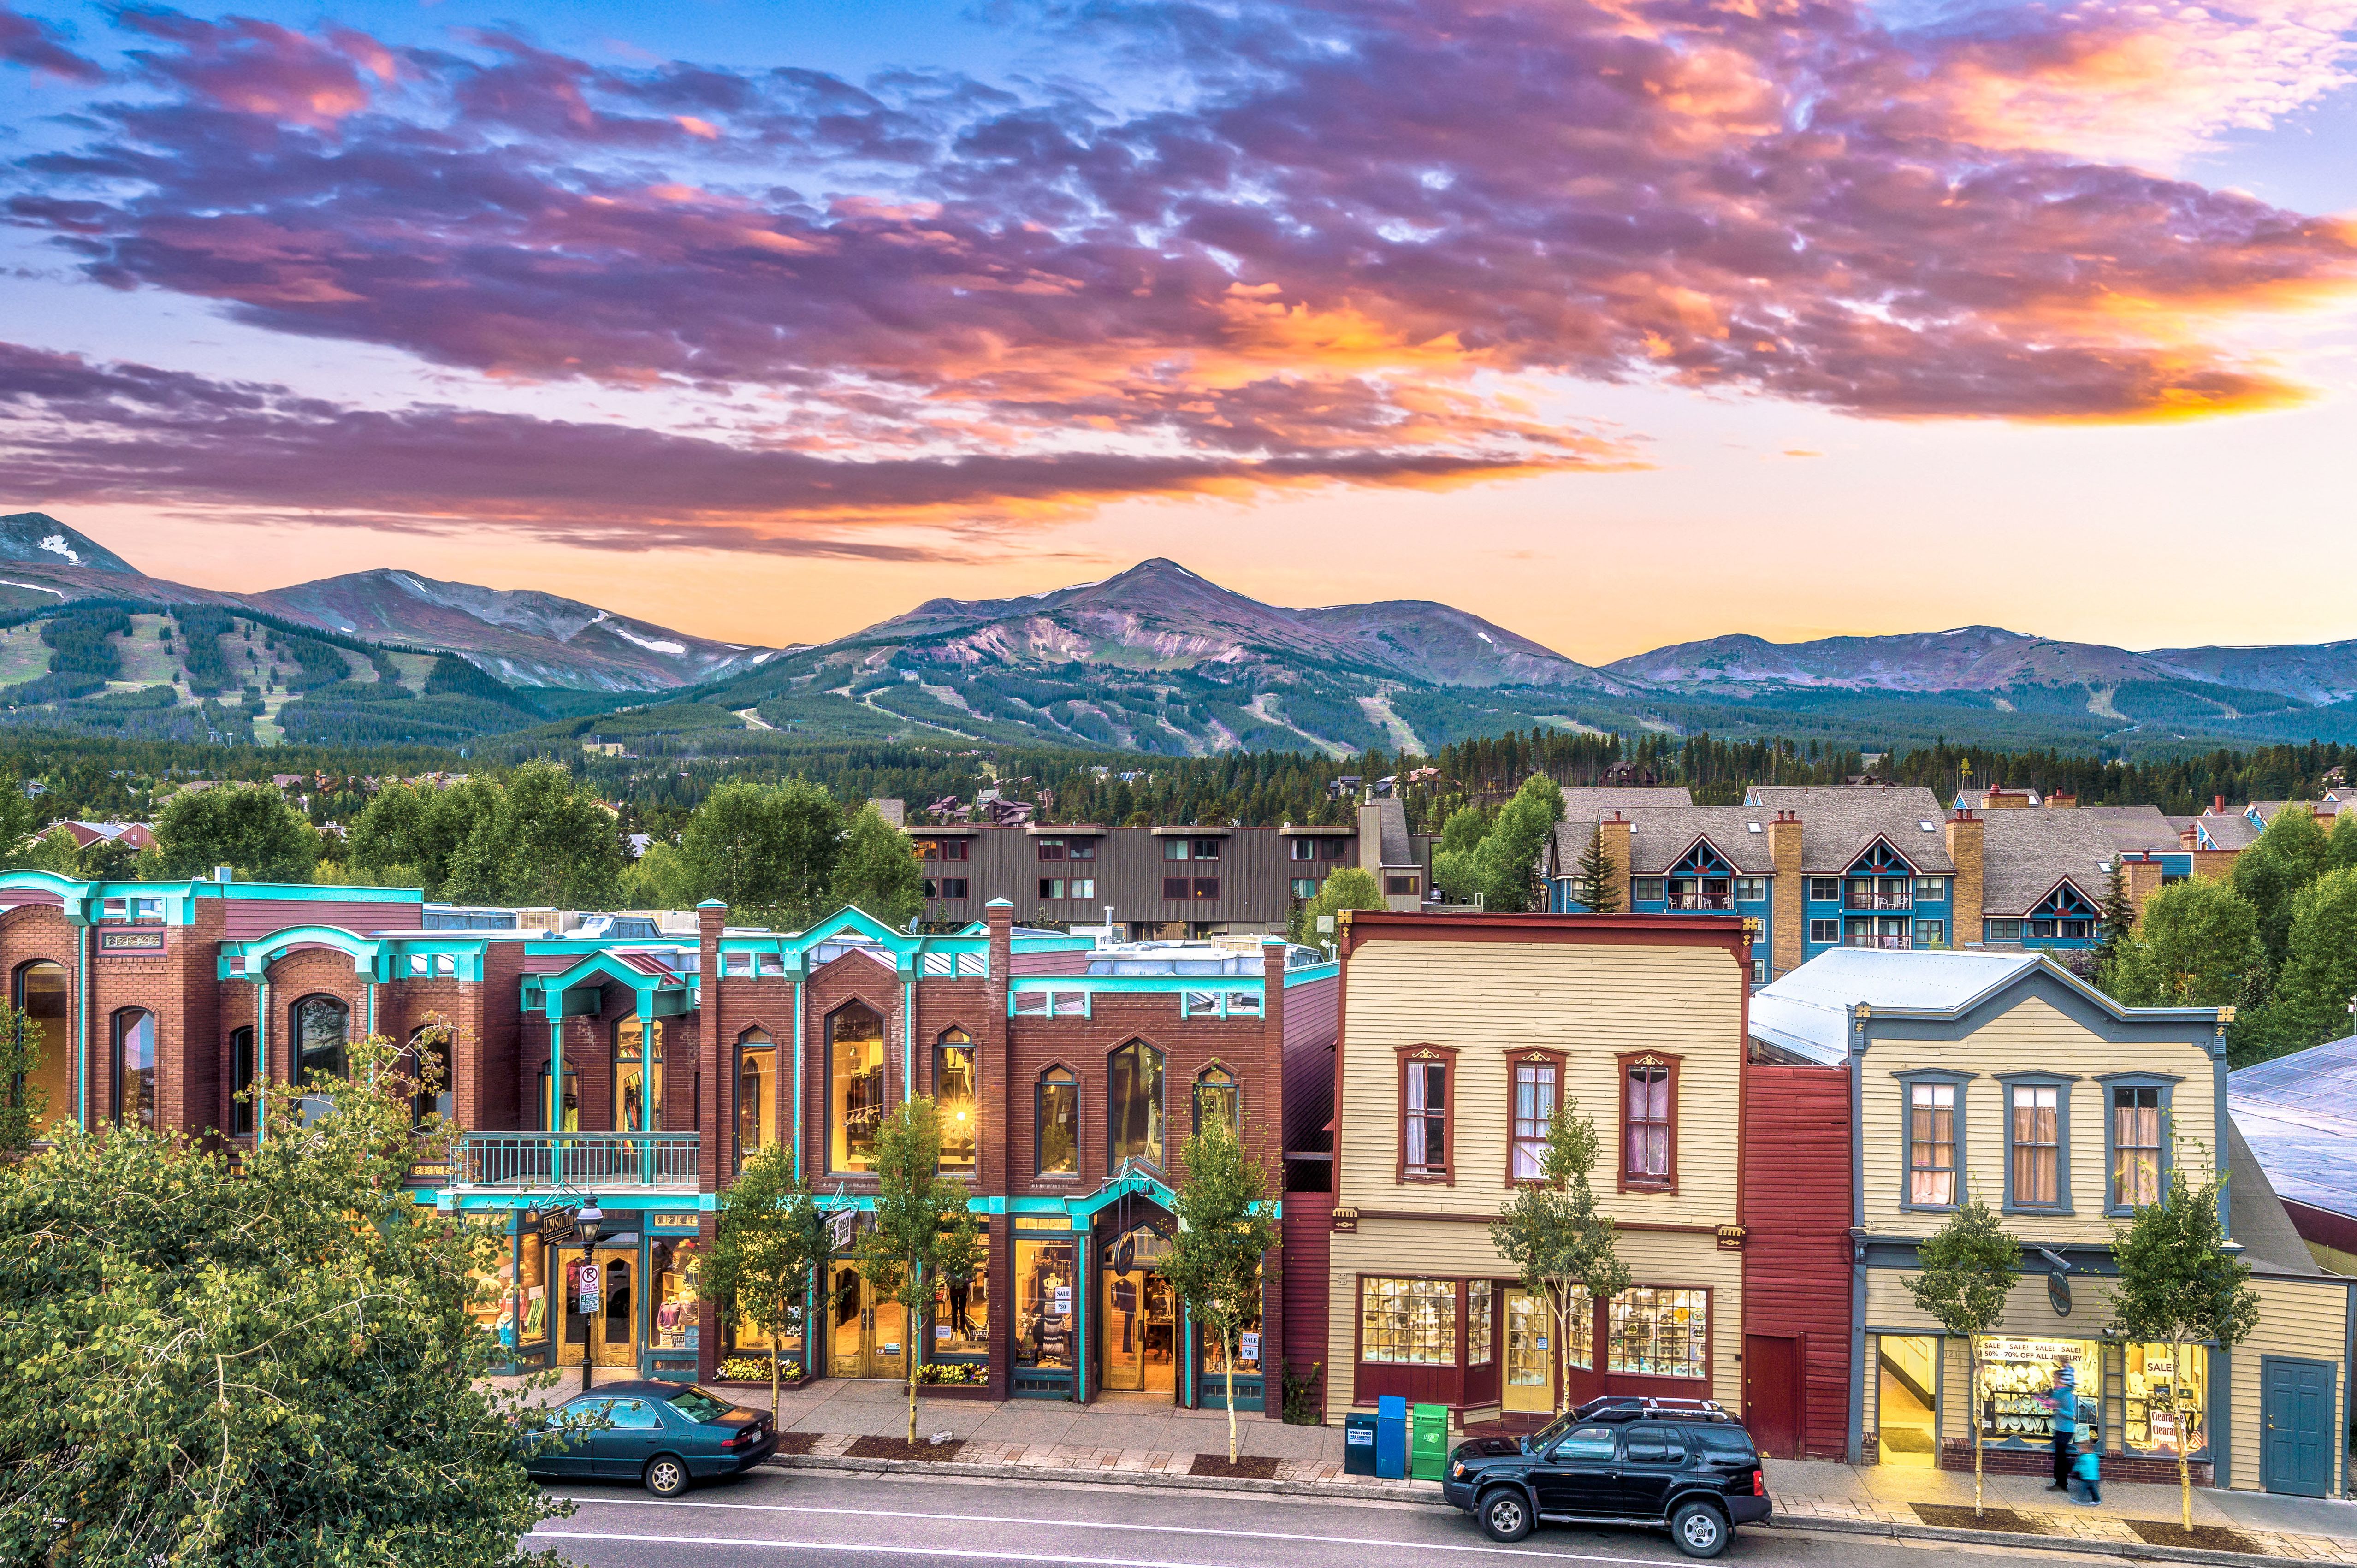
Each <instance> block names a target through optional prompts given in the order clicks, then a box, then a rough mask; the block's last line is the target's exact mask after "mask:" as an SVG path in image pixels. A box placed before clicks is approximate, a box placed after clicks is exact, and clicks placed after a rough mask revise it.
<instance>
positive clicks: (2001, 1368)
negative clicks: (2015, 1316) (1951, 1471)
mask: <svg viewBox="0 0 2357 1568" xmlns="http://www.w3.org/2000/svg"><path fill="white" fill-rule="evenodd" d="M2096 1349H2097V1346H2096V1344H2095V1342H2094V1341H2093V1340H2092V1339H2023V1338H2017V1337H2013V1336H2010V1335H2003V1334H1992V1335H1990V1336H1988V1337H1986V1338H1984V1339H1983V1340H1982V1341H1981V1398H1980V1434H1981V1440H1982V1441H1983V1442H1986V1443H2007V1442H2015V1443H2027V1444H2032V1445H2033V1446H2035V1445H2040V1444H2049V1443H2051V1442H2052V1441H2053V1436H2054V1416H2053V1412H2051V1411H2050V1410H2048V1409H2047V1408H2046V1399H2047V1397H2048V1395H2050V1393H2051V1392H2052V1391H2053V1388H2054V1375H2055V1373H2056V1371H2057V1370H2059V1369H2061V1366H2062V1364H2063V1363H2064V1362H2065V1361H2068V1362H2070V1363H2071V1364H2072V1367H2073V1368H2074V1369H2076V1371H2075V1376H2076V1377H2077V1379H2078V1383H2079V1388H2080V1390H2081V1391H2083V1392H2087V1391H2093V1390H2096V1389H2099V1388H2100V1387H2101V1386H2102V1378H2101V1374H2100V1371H2099V1370H2098V1369H2100V1367H2101V1366H2102V1364H2103V1363H2102V1362H2101V1361H2100V1360H2098V1359H2097V1358H2096V1354H2095V1352H2096Z"/></svg>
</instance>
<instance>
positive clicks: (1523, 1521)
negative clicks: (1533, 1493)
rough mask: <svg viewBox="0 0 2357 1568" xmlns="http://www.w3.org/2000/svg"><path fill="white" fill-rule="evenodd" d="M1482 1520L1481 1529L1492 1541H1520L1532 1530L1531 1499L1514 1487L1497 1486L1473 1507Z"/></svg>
mask: <svg viewBox="0 0 2357 1568" xmlns="http://www.w3.org/2000/svg"><path fill="white" fill-rule="evenodd" d="M1473 1513H1474V1517H1476V1518H1478V1519H1479V1520H1480V1521H1481V1530H1482V1532H1483V1533H1484V1534H1486V1535H1487V1536H1489V1538H1490V1539H1491V1540H1492V1541H1520V1540H1521V1539H1522V1538H1523V1537H1524V1536H1526V1535H1528V1534H1530V1532H1531V1524H1532V1520H1531V1505H1530V1499H1528V1498H1525V1497H1523V1494H1522V1493H1520V1492H1518V1491H1516V1490H1514V1488H1513V1487H1493V1488H1491V1490H1490V1491H1489V1492H1487V1493H1485V1494H1483V1496H1482V1498H1481V1500H1480V1503H1478V1504H1476V1505H1475V1507H1474V1509H1473Z"/></svg>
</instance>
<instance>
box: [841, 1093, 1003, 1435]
mask: <svg viewBox="0 0 2357 1568" xmlns="http://www.w3.org/2000/svg"><path fill="white" fill-rule="evenodd" d="M981 1259H982V1233H981V1231H980V1230H977V1229H976V1228H975V1225H974V1211H973V1210H972V1209H970V1208H967V1207H966V1185H965V1183H963V1182H962V1181H959V1180H958V1179H957V1178H956V1177H954V1176H943V1175H942V1130H941V1123H940V1121H939V1119H938V1117H937V1115H936V1113H935V1112H934V1109H933V1102H932V1100H931V1097H929V1096H926V1095H921V1094H920V1095H919V1096H917V1097H916V1098H915V1099H913V1100H908V1101H902V1102H901V1103H900V1104H899V1105H898V1106H895V1107H894V1108H893V1111H892V1113H891V1114H890V1115H889V1116H887V1117H886V1118H885V1119H884V1122H883V1124H882V1125H881V1126H879V1127H878V1128H877V1132H876V1230H875V1231H874V1233H873V1234H872V1235H871V1236H870V1238H869V1248H868V1251H867V1254H866V1272H867V1283H869V1284H870V1285H871V1286H872V1287H874V1289H875V1291H876V1293H877V1294H878V1295H880V1296H882V1297H884V1299H885V1300H887V1301H893V1302H898V1303H899V1305H901V1307H902V1308H904V1309H905V1310H906V1311H907V1313H908V1315H909V1318H908V1321H909V1353H908V1355H907V1356H906V1357H904V1358H903V1359H904V1360H905V1361H906V1362H907V1364H908V1368H909V1443H910V1444H914V1443H915V1442H916V1441H917V1363H918V1360H919V1358H920V1352H921V1347H922V1344H923V1336H922V1335H920V1333H918V1331H917V1330H918V1326H919V1325H920V1324H921V1323H922V1322H923V1321H924V1316H923V1315H924V1311H925V1308H926V1307H927V1306H929V1305H931V1303H932V1299H933V1285H934V1283H935V1282H937V1281H940V1280H963V1279H971V1278H973V1277H974V1268H975V1266H976V1265H977V1264H978V1263H979V1262H981Z"/></svg>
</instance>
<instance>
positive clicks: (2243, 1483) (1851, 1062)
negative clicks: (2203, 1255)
mask: <svg viewBox="0 0 2357 1568" xmlns="http://www.w3.org/2000/svg"><path fill="white" fill-rule="evenodd" d="M1751 1030H1752V1033H1753V1035H1754V1036H1755V1037H1757V1038H1759V1039H1760V1041H1761V1042H1762V1043H1763V1044H1764V1045H1767V1046H1769V1047H1774V1048H1775V1049H1777V1050H1778V1051H1779V1052H1781V1054H1783V1055H1784V1056H1786V1057H1787V1058H1809V1059H1814V1060H1817V1061H1820V1062H1823V1063H1824V1065H1826V1066H1828V1067H1837V1068H1841V1069H1846V1071H1847V1073H1848V1074H1849V1079H1850V1093H1851V1106H1852V1108H1853V1112H1854V1116H1855V1124H1856V1126H1857V1129H1858V1134H1857V1137H1856V1138H1855V1139H1854V1140H1853V1151H1854V1155H1853V1157H1854V1169H1853V1172H1852V1187H1851V1197H1852V1208H1853V1226H1854V1229H1853V1230H1852V1234H1851V1242H1852V1246H1851V1262H1852V1268H1851V1276H1852V1277H1851V1281H1850V1285H1851V1293H1852V1325H1853V1333H1852V1344H1851V1355H1850V1366H1851V1390H1850V1405H1851V1421H1850V1427H1851V1444H1852V1456H1853V1457H1854V1458H1864V1459H1867V1460H1869V1461H1873V1460H1878V1461H1879V1462H1881V1463H1883V1464H1893V1465H1927V1466H1928V1465H1933V1464H1943V1465H1947V1466H1957V1467H1966V1468H1968V1467H1970V1466H1971V1463H1972V1445H1973V1444H1974V1443H1975V1442H1977V1443H1979V1444H1981V1446H1982V1448H1983V1450H1984V1454H1985V1457H1986V1460H1987V1462H1988V1463H1989V1464H1991V1465H1992V1466H1995V1467H1996V1468H2000V1469H2007V1470H2017V1471H2036V1470H2042V1469H2043V1468H2044V1467H2045V1466H2047V1465H2048V1464H2049V1463H2050V1427H2049V1425H2048V1422H2047V1418H2046V1416H2045V1414H2044V1412H2043V1411H2042V1410H2041V1408H2040V1405H2039V1402H2038V1400H2037V1397H2036V1396H2037V1394H2038V1392H2039V1391H2042V1390H2044V1389H2047V1388H2049V1387H2050V1386H2051V1385H2052V1383H2053V1380H2054V1376H2055V1371H2056V1369H2057V1367H2058V1365H2059V1364H2060V1363H2061V1362H2063V1361H2066V1360H2067V1361H2069V1362H2070V1363H2072V1367H2073V1369H2074V1374H2075V1376H2076V1377H2077V1380H2078V1386H2079V1388H2080V1391H2081V1392H2082V1395H2083V1397H2084V1396H2085V1395H2087V1394H2088V1393H2089V1392H2090V1391H2093V1393H2094V1394H2095V1395H2096V1397H2098V1398H2099V1400H2100V1407H2099V1408H2100V1412H2101V1422H2102V1428H2103V1436H2104V1449H2105V1450H2106V1452H2107V1454H2108V1455H2111V1457H2110V1458H2108V1459H2107V1460H2106V1473H2107V1474H2110V1475H2113V1476H2115V1477H2118V1478H2123V1479H2149V1480H2172V1481H2173V1480H2174V1479H2175V1478H2176V1464H2177V1456H2178V1455H2179V1453H2180V1452H2182V1453H2183V1454H2184V1455H2186V1456H2187V1457H2188V1458H2190V1460H2191V1461H2192V1462H2193V1466H2194V1469H2195V1473H2196V1476H2197V1478H2206V1479H2211V1480H2212V1481H2214V1484H2218V1485H2223V1486H2230V1487H2243V1488H2261V1487H2264V1488H2266V1489H2269V1490H2276V1491H2287V1492H2303V1493H2308V1494H2309V1495H2314V1496H2327V1495H2339V1494H2341V1492H2342V1491H2343V1490H2345V1488H2346V1486H2347V1483H2348V1476H2347V1474H2346V1466H2345V1458H2344V1453H2345V1448H2346V1444H2344V1443H2343V1442H2342V1441H2341V1434H2343V1433H2345V1432H2346V1431H2347V1430H2348V1411H2347V1400H2348V1391H2347V1380H2348V1371H2349V1369H2350V1366H2351V1364H2352V1355H2357V1345H2352V1328H2353V1327H2357V1312H2352V1307H2357V1302H2352V1291H2357V1284H2352V1282H2350V1281H2348V1280H2345V1279H2341V1278H2339V1277H2337V1276H2333V1275H2328V1274H2324V1273H2321V1271H2319V1269H2318V1268H2317V1267H2316V1264H2315V1262H2314V1261H2313V1259H2312V1258H2311V1257H2310V1256H2309V1253H2308V1251H2307V1250H2306V1249H2305V1248H2304V1247H2303V1246H2302V1245H2301V1243H2300V1241H2299V1239H2298V1235H2297V1233H2295V1232H2294V1231H2293V1230H2291V1227H2290V1224H2289V1222H2288V1220H2287V1219H2286V1218H2285V1216H2284V1212H2283V1209H2282V1207H2281V1205H2280V1204H2279V1203H2278V1202H2277V1201H2276V1197H2275V1195H2274V1193H2273V1192H2272V1190H2270V1189H2269V1187H2267V1185H2266V1175H2265V1173H2264V1172H2263V1171H2262V1170H2261V1169H2260V1168H2259V1165H2258V1163H2257V1162H2256V1161H2255V1160H2254V1159H2252V1158H2250V1156H2249V1155H2248V1152H2247V1150H2245V1149H2244V1148H2243V1146H2242V1144H2241V1140H2240V1138H2239V1135H2238V1134H2237V1133H2235V1132H2234V1129H2233V1124H2232V1122H2231V1121H2230V1120H2229V1119H2228V1116H2227V1113H2226V1104H2225V1097H2224V1089H2225V1038H2224V1035H2225V1030H2224V1023H2223V1021H2222V1018H2221V1015H2220V1014H2219V1012H2218V1010H2217V1009H2214V1008H2135V1009H2130V1008H2123V1007H2121V1006H2119V1005H2118V1004H2115V1003H2114V1002H2112V1001H2111V1000H2110V999H2109V998H2108V997H2105V996H2104V995H2103V994H2102V993H2099V992H2096V991H2094V990H2093V989H2092V988H2090V987H2088V986H2086V985H2084V984H2083V983H2080V982H2079V981H2078V980H2076V979H2075V978H2073V977H2072V975H2070V974H2069V973H2068V972H2065V971H2063V970H2062V969H2061V967H2059V966H2058V965H2056V964H2054V963H2053V962H2052V961H2050V960H2046V959H2041V958H2040V957H2037V956H2035V955H2018V954H2014V955H2004V954H1994V953H1991V954H1983V953H1961V952H1908V953H1900V952H1882V951H1868V950H1856V951H1852V950H1838V951H1835V952H1831V953H1826V954H1823V955H1820V956H1819V957H1817V958H1815V959H1813V960H1812V961H1810V962H1808V963H1807V964H1804V965H1803V966H1802V967H1801V968H1800V969H1798V970H1796V971H1794V972H1792V974H1791V975H1788V976H1786V977H1785V978H1784V979H1782V980H1780V981H1778V982H1776V983H1774V984H1772V985H1770V986H1768V987H1767V988H1765V989H1764V990H1762V991H1761V992H1760V993H1758V994H1757V995H1756V996H1754V997H1753V998H1752V1013H1751ZM2213 1162H2220V1163H2222V1164H2223V1166H2224V1168H2225V1170H2226V1171H2227V1173H2228V1177H2229V1179H2228V1181H2227V1184H2226V1187H2227V1192H2226V1199H2225V1204H2224V1207H2225V1208H2226V1210H2227V1212H2226V1213H2225V1214H2224V1215H2223V1216H2222V1219H2223V1220H2224V1222H2225V1224H2226V1227H2227V1230H2228V1232H2229V1235H2230V1238H2231V1243H2230V1244H2232V1245H2233V1246H2235V1247H2236V1248H2237V1249H2238V1250H2239V1251H2241V1253H2242V1255H2243V1257H2244V1261H2245V1262H2249V1263H2250V1264H2251V1265H2252V1266H2253V1268H2254V1270H2255V1280H2254V1286H2255V1289H2256V1290H2257V1292H2258V1294H2259V1298H2260V1303H2261V1311H2260V1316H2259V1323H2258V1327H2257V1330H2256V1331H2255V1333H2254V1334H2253V1335H2252V1337H2250V1338H2249V1339H2247V1340H2246V1341H2244V1343H2243V1344H2241V1345H2238V1346H2235V1347H2233V1348H2231V1349H2227V1348H2218V1347H2214V1346H2212V1347H2205V1348H2202V1349H2201V1350H2200V1351H2199V1352H2197V1353H2196V1354H2195V1355H2193V1356H2190V1357H2188V1358H2187V1361H2188V1363H2189V1364H2187V1365H2184V1366H2178V1365H2175V1364H2174V1363H2173V1361H2172V1358H2171V1353H2170V1351H2169V1348H2167V1347H2165V1346H2156V1345H2136V1344H2127V1343H2123V1342H2121V1341H2120V1340H2119V1339H2118V1338H2117V1337H2115V1335H2113V1334H2111V1333H2110V1332H2109V1330H2108V1325H2109V1324H2110V1321H2111V1318H2112V1290H2113V1280H2114V1279H2115V1277H2116V1273H2117V1270H2116V1267H2115V1264H2114V1262H2113V1259H2112V1242H2113V1237H2114V1228H2115V1226H2125V1225H2126V1223H2127V1221H2128V1219H2130V1218H2131V1217H2132V1215H2133V1212H2134V1209H2135V1207H2136V1205H2138V1204H2140V1203H2143V1202H2147V1201H2150V1199H2151V1198H2152V1197H2154V1196H2156V1195H2157V1194H2158V1192H2159V1191H2160V1190H2161V1189H2162V1186H2163V1184H2164V1183H2165V1182H2166V1181H2167V1179H2168V1176H2169V1171H2170V1169H2171V1168H2172V1167H2173V1166H2180V1165H2181V1166H2182V1168H2183V1169H2184V1170H2185V1172H2186V1174H2187V1175H2188V1176H2189V1177H2190V1178H2191V1179H2193V1180H2195V1181H2197V1182H2198V1181H2199V1180H2201V1178H2202V1177H2203V1176H2206V1175H2207V1174H2208V1173H2209V1171H2210V1169H2211V1168H2212V1164H2213ZM1974 1194H1976V1195H1978V1196H1979V1197H1983V1198H1985V1199H1986V1200H1987V1201H1988V1202H1989V1203H1990V1204H1991V1205H1992V1206H1993V1207H1996V1208H1999V1210H2000V1212H2001V1214H2002V1216H2003V1219H2004V1222H2005V1225H2006V1227H2007V1230H2009V1231H2010V1232H2011V1233H2012V1234H2013V1235H2015V1236H2016V1237H2018V1239H2019V1240H2021V1242H2022V1243H2023V1263H2024V1271H2025V1273H2024V1278H2023V1280H2022V1283H2020V1284H2019V1285H2018V1287H2017V1288H2016V1289H2015V1290H2014V1292H2013V1294H2012V1296H2011V1298H2010V1300H2009V1302H2008V1304H2007V1311H2006V1315H2005V1321H2004V1324H2003V1326H2002V1328H2001V1330H2000V1331H1999V1332H1998V1333H1997V1334H1996V1336H1994V1337H1991V1338H1990V1339H1988V1340H1987V1341H1986V1344H1985V1346H1984V1361H1985V1366H1984V1370H1983V1381H1982V1387H1981V1388H1980V1389H1979V1390H1978V1391H1977V1397H1976V1396H1975V1391H1974V1390H1973V1389H1972V1387H1971V1380H1970V1376H1969V1373H1968V1370H1967V1360H1966V1357H1965V1348H1964V1342H1963V1341H1962V1340H1960V1339H1955V1338H1951V1337H1944V1336H1943V1335H1942V1333H1941V1331H1940V1328H1939V1326H1938V1325H1937V1324H1936V1323H1935V1322H1934V1321H1933V1320H1932V1318H1931V1317H1930V1316H1928V1315H1927V1314H1925V1313H1924V1312H1923V1311H1922V1310H1921V1308H1920V1307H1918V1306H1917V1305H1915V1302H1914V1299H1913V1297H1912V1296H1911V1295H1910V1293H1909V1291H1908V1288H1907V1282H1908V1280H1909V1279H1910V1278H1911V1277H1913V1273H1914V1269H1915V1266H1916V1261H1917V1260H1916V1247H1917V1245H1918V1243H1919V1242H1920V1241H1921V1240H1922V1239H1924V1238H1925V1237H1928V1236H1929V1235H1931V1234H1932V1232H1933V1231H1935V1230H1938V1229H1939V1228H1940V1226H1941V1225H1942V1224H1943V1223H1944V1222H1945V1220H1946V1219H1947V1217H1948V1216H1949V1215H1950V1214H1951V1213H1953V1210H1954V1208H1956V1206H1957V1204H1958V1203H1959V1202H1960V1201H1962V1200H1964V1197H1966V1196H1967V1195H1974ZM2180 1387H2182V1388H2184V1389H2185V1391H2186V1392H2187V1396H2188V1397H2187V1401H2186V1402H2188V1403H2190V1405H2191V1406H2192V1407H2193V1408H2194V1412H2195V1413H2193V1414H2192V1415H2191V1416H2190V1418H2181V1417H2179V1415H2178V1414H2176V1413H2175V1412H2174V1411H2173V1410H2172V1406H2173V1405H2175V1404H2176V1403H2177V1401H2176V1400H2174V1399H2172V1398H2171V1397H2170V1395H2171V1392H2172V1391H2174V1390H2177V1389H2179V1388H2180Z"/></svg>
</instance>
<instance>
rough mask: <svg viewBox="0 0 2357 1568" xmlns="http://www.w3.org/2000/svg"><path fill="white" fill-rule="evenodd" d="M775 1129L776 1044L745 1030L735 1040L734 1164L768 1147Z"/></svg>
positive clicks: (759, 1033) (765, 1035) (757, 1032)
mask: <svg viewBox="0 0 2357 1568" xmlns="http://www.w3.org/2000/svg"><path fill="white" fill-rule="evenodd" d="M777 1127H778V1045H777V1042H776V1041H774V1040H772V1039H770V1036H769V1035H768V1033H767V1032H765V1031H763V1030H760V1029H748V1030H746V1031H745V1032H744V1034H742V1035H740V1036H737V1166H738V1168H739V1169H742V1168H743V1166H744V1164H745V1161H746V1160H747V1159H748V1158H749V1157H750V1156H751V1155H755V1154H758V1153H759V1152H760V1151H761V1150H763V1149H766V1148H768V1147H769V1146H770V1143H771V1142H772V1141H773V1140H774V1139H775V1138H776V1136H777Z"/></svg>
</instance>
